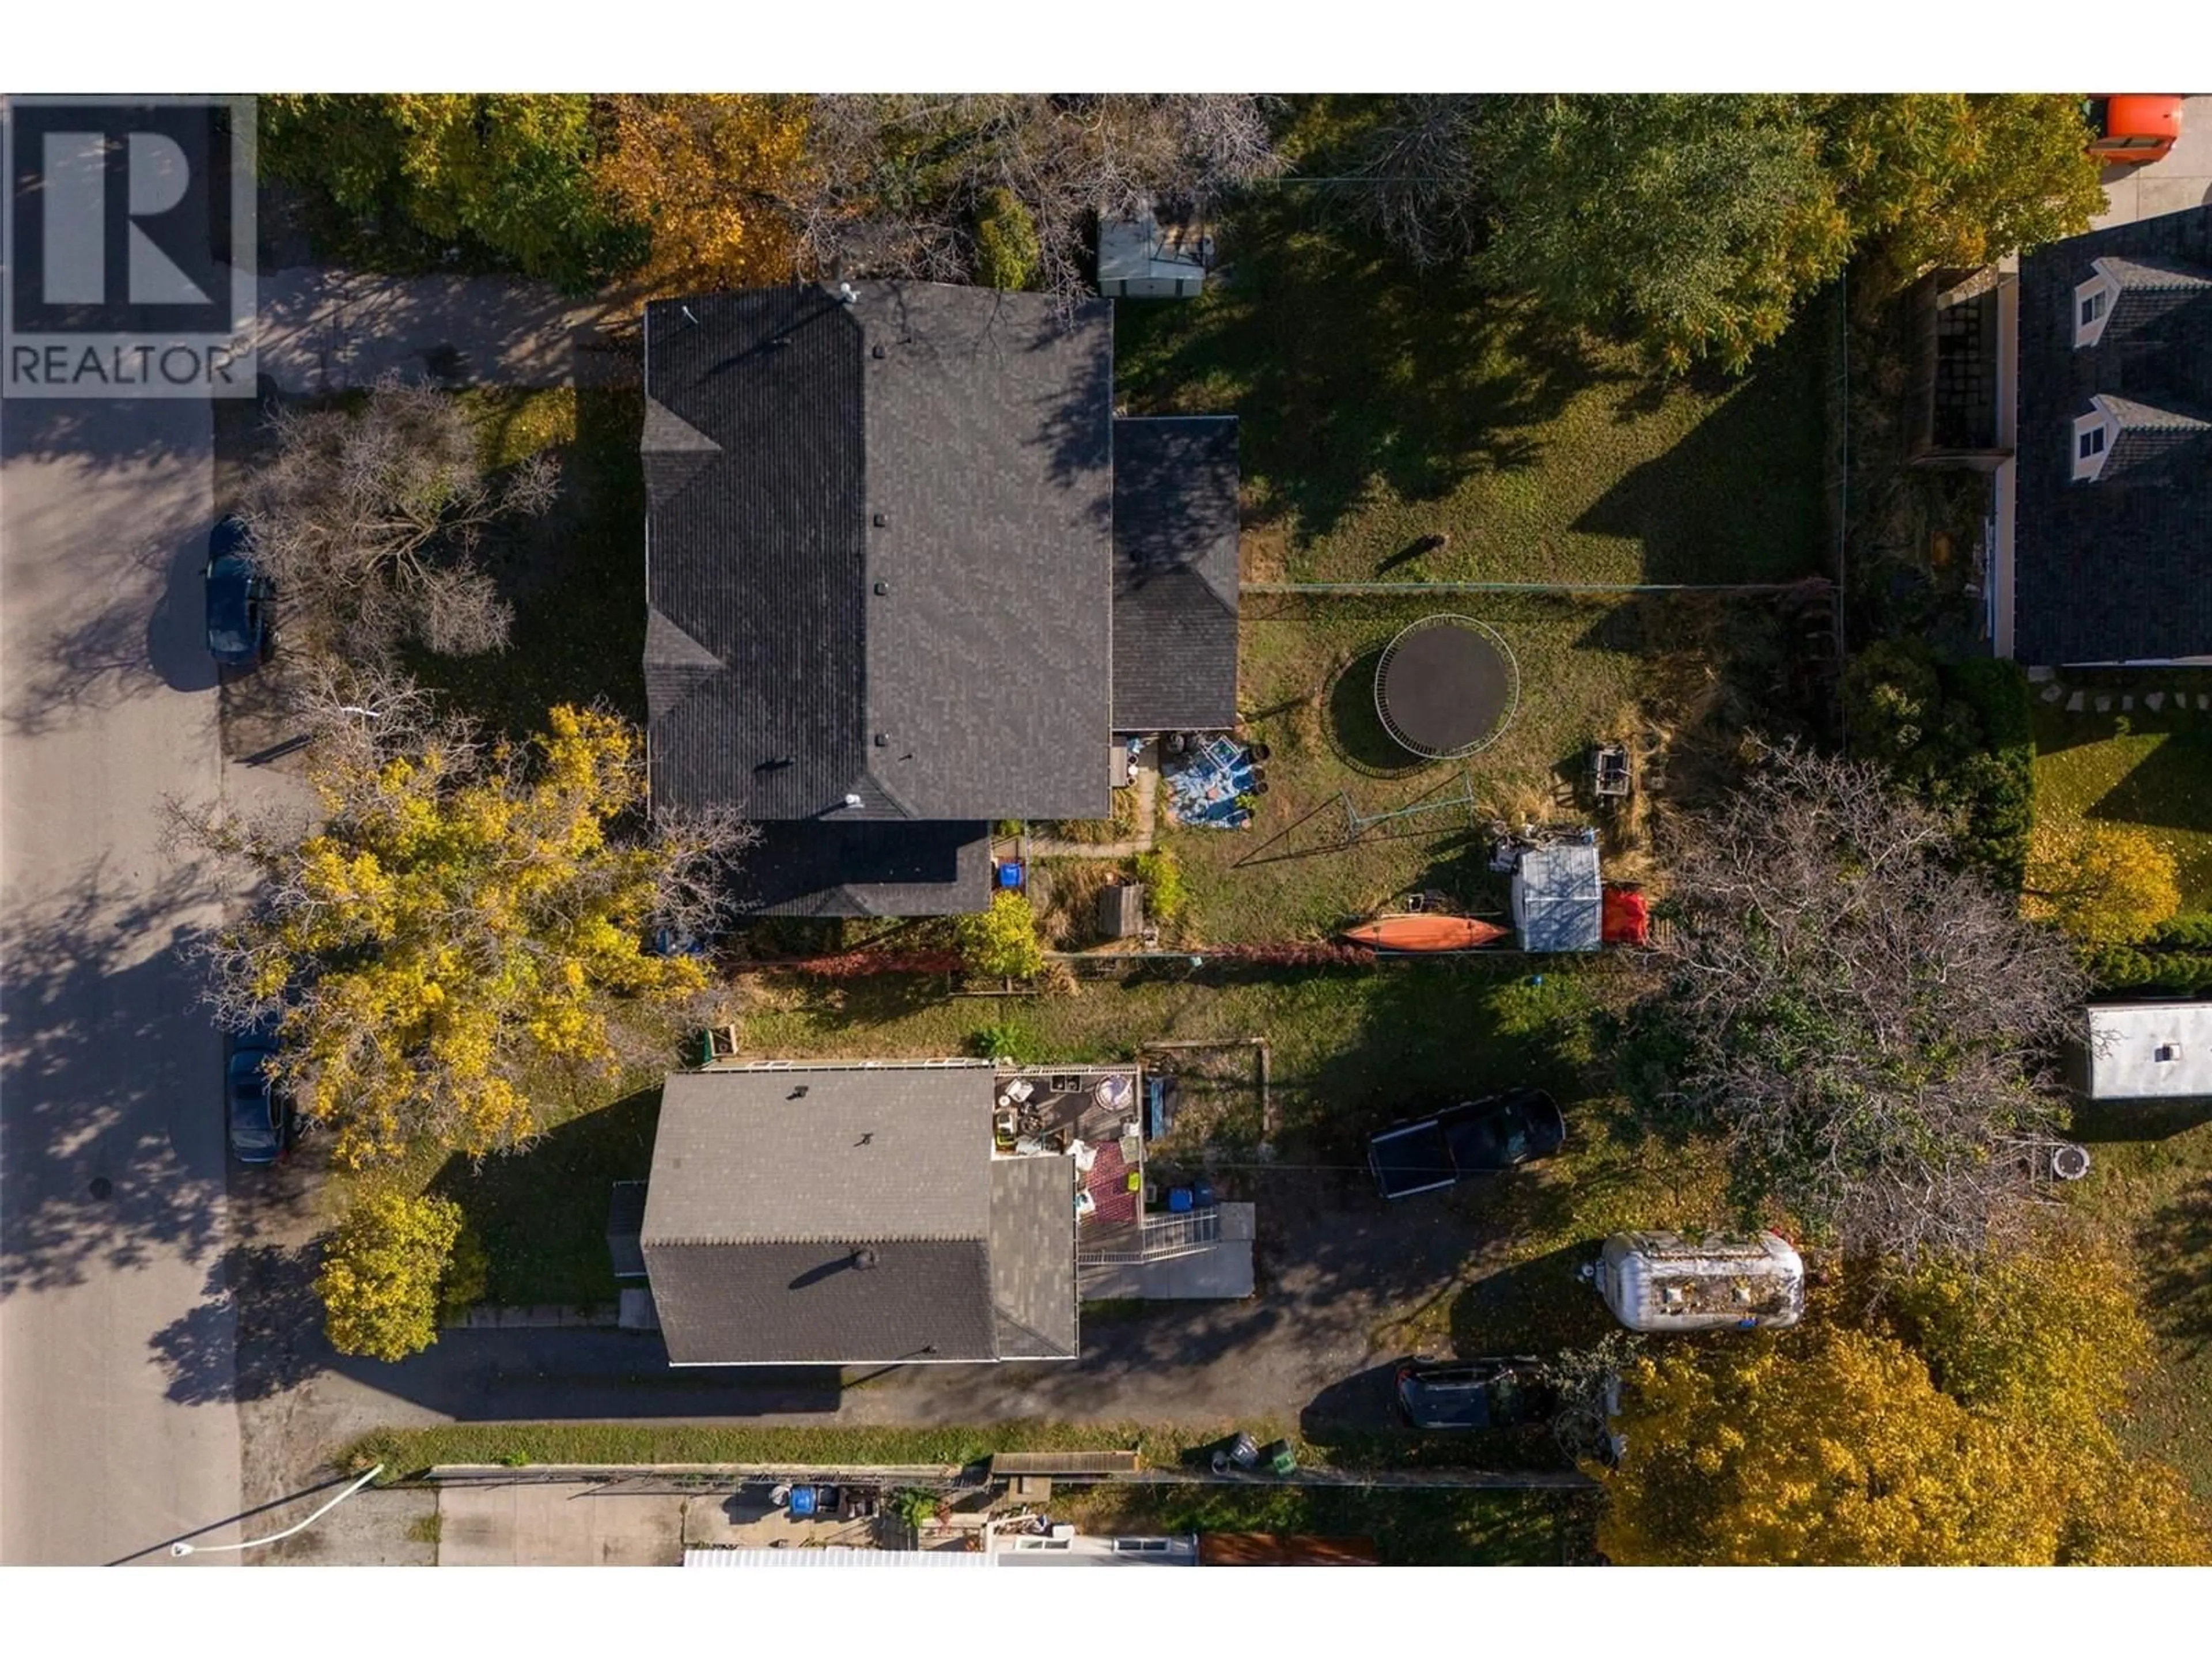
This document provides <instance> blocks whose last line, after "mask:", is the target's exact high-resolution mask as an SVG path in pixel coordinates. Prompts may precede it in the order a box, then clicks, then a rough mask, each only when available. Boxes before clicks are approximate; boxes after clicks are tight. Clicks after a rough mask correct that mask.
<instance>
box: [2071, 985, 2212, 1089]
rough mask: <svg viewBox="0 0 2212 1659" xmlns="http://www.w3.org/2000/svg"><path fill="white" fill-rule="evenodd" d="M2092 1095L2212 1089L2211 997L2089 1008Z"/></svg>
mask: <svg viewBox="0 0 2212 1659" xmlns="http://www.w3.org/2000/svg"><path fill="white" fill-rule="evenodd" d="M2088 1028H2089V1030H2088V1091H2087V1092H2088V1096H2089V1098H2090V1099H2092V1100H2160V1099H2164V1100H2172V1099H2176V1098H2186V1097H2190V1096H2192V1095H2212V1002H2203V1001H2198V1002H2107V1003H2100V1004H2096V1005H2093V1006H2091V1007H2090V1009H2089V1010H2088Z"/></svg>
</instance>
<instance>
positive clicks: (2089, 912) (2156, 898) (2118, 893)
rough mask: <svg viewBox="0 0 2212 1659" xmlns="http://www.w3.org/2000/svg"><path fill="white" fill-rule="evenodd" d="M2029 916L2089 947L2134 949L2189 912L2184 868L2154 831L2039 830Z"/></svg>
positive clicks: (2113, 827)
mask: <svg viewBox="0 0 2212 1659" xmlns="http://www.w3.org/2000/svg"><path fill="white" fill-rule="evenodd" d="M2021 894H2022V901H2021V908H2022V910H2023V911H2024V912H2025V913H2026V914H2027V915H2030V916H2032V917H2034V918H2036V919H2037V920H2039V921H2055V922H2057V924H2058V925H2059V926H2060V927H2063V928H2064V929H2065V930H2066V931H2067V932H2068V933H2071V934H2072V935H2073V936H2074V937H2075V939H2080V940H2081V941H2082V942H2083V943H2084V944H2087V945H2126V944H2129V943H2130V942H2131V941H2133V940H2136V939H2141V938H2142V937H2143V936H2144V935H2145V934H2147V933H2149V932H2150V930H2151V929H2152V928H2153V927H2156V926H2157V925H2158V924H2159V923H2160V922H2161V921H2165V920H2166V918H2167V917H2169V916H2171V915H2173V914H2174V913H2175V912H2176V911H2177V910H2179V909H2180V908H2181V884H2180V866H2179V865H2178V864H2177V863H2176V862H2175V861H2174V857H2173V854H2171V853H2169V852H2167V851H2166V849H2165V848H2162V847H2160V845H2159V844H2158V843H2157V842H2154V841H2153V840H2152V839H2151V838H2150V835H2149V833H2148V831H2147V830H2142V829H2135V828H2132V827H2130V826H2126V825H2122V824H2113V823H2091V824H2086V825H2084V826H2083V827H2081V829H2074V830H2064V829H2051V828H2048V827H2046V826H2045V825H2041V824H2039V825H2037V826H2036V829H2035V833H2034V836H2033V838H2032V839H2031V840H2030V842H2029V843H2028V854H2027V885H2026V886H2025V887H2024V888H2023V889H2022V890H2021Z"/></svg>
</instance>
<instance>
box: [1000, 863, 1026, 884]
mask: <svg viewBox="0 0 2212 1659" xmlns="http://www.w3.org/2000/svg"><path fill="white" fill-rule="evenodd" d="M1021 884H1022V861H1021V860H1019V859H1008V860H1006V862H1005V863H1004V864H1002V865H1000V866H999V885H1000V886H1001V887H1004V888H1006V889H1008V890H1016V889H1018V888H1019V887H1020V886H1021Z"/></svg>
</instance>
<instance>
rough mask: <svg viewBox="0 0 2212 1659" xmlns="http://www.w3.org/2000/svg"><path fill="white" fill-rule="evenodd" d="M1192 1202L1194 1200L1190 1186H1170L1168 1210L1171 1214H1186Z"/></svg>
mask: <svg viewBox="0 0 2212 1659" xmlns="http://www.w3.org/2000/svg"><path fill="white" fill-rule="evenodd" d="M1191 1203H1192V1200H1191V1195H1190V1188H1188V1187H1170V1188H1168V1212H1169V1213H1170V1214H1171V1215H1182V1214H1184V1213H1185V1212H1188V1210H1189V1209H1190V1207H1191Z"/></svg>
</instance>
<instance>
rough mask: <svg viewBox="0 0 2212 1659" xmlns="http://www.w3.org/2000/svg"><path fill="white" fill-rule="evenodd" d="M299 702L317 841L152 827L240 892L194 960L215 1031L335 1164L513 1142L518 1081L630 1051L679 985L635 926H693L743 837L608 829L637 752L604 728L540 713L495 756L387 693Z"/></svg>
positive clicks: (611, 722) (529, 1109) (620, 809)
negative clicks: (539, 729)
mask: <svg viewBox="0 0 2212 1659" xmlns="http://www.w3.org/2000/svg"><path fill="white" fill-rule="evenodd" d="M340 699H343V701H340ZM319 708H320V710H321V713H320V715H319V724H320V731H321V737H320V738H319V741H318V742H317V743H316V744H315V745H314V747H313V750H311V751H310V753H311V761H310V764H309V767H308V781H309V782H310V783H311V784H312V785H313V788H314V791H315V793H316V796H317V798H318V800H319V804H320V806H321V810H322V815H323V823H322V825H321V827H320V828H319V829H316V830H315V831H314V832H313V833H312V834H309V835H307V836H305V837H301V836H300V835H299V834H298V833H297V831H296V829H293V830H289V831H288V829H287V828H286V827H285V826H284V825H283V824H282V823H270V822H256V821H252V820H241V819H239V818H236V817H230V816H226V815H223V814H220V813H217V814H209V813H205V812H202V813H197V814H196V813H193V812H191V811H188V810H182V809H179V811H178V812H177V815H176V822H177V824H178V827H179V829H181V830H182V831H183V833H184V838H185V842H186V843H187V844H188V845H191V846H193V847H196V848H198V849H200V850H204V851H206V852H210V853H212V854H218V855H222V856H226V857H228V858H231V859H234V860H237V861H239V862H240V863H242V864H243V865H244V866H246V869H247V870H249V871H250V872H252V873H253V874H254V875H256V876H258V878H260V881H259V891H260V897H259V900H258V903H257V904H256V906H255V908H254V909H253V910H252V913H251V914H250V915H248V916H247V917H246V919H245V920H244V921H240V922H239V923H238V924H236V925H235V926H234V927H230V928H228V929H226V930H225V931H223V932H222V933H220V934H219V935H217V936H216V939H214V940H213V941H212V943H211V945H210V946H209V949H208V954H209V957H210V966H211V968H212V970H213V972H212V993H211V994H212V997H213V1000H215V1002H216V1006H217V1009H218V1014H219V1018H222V1020H223V1021H224V1023H226V1024H231V1025H234V1026H243V1025H245V1024H250V1023H252V1022H255V1021H257V1020H266V1019H271V1018H277V1019H281V1021H282V1027H281V1039H282V1046H281V1053H280V1054H279V1057H278V1059H277V1060H276V1073H277V1075H278V1080H279V1081H280V1082H281V1083H283V1084H284V1085H287V1086H289V1088H290V1089H291V1090H292V1091H293V1092H294V1094H295V1096H296V1097H297V1098H298V1100H299V1101H300V1103H301V1109H302V1110H303V1111H304V1112H305V1113H306V1114H307V1115H308V1116H310V1117H311V1118H313V1119H315V1120H318V1121H322V1122H325V1123H327V1124H329V1125H331V1127H333V1128H334V1129H335V1130H336V1132H337V1133H336V1138H335V1143H334V1154H333V1155H334V1157H335V1158H336V1159H337V1161H338V1162H339V1163H340V1164H343V1165H345V1166H347V1167H349V1168H355V1169H359V1168H362V1167H364V1166H367V1165H369V1164H376V1163H379V1162H383V1161H389V1160H394V1159H398V1158H405V1157H407V1156H409V1155H410V1154H412V1153H416V1152H422V1151H425V1150H436V1151H444V1152H463V1153H468V1154H480V1153H483V1152H490V1151H494V1150H497V1149H502V1148H507V1147H512V1146H516V1145H517V1144H519V1143H521V1142H523V1141H526V1140H528V1139H530V1138H531V1137H532V1135H533V1134H534V1133H536V1132H537V1130H538V1127H539V1119H538V1112H537V1109H536V1107H535V1105H534V1104H533V1103H532V1098H531V1092H530V1079H532V1078H533V1077H535V1076H538V1075H541V1074H542V1073H543V1072H544V1069H545V1068H546V1067H547V1066H549V1065H550V1066H558V1067H575V1066H582V1067H586V1068H596V1067H603V1066H607V1065H609V1064H611V1062H613V1061H614V1060H616V1059H617V1056H618V1054H621V1053H622V1052H623V1051H624V1049H625V1047H627V1048H628V1049H629V1050H630V1051H634V1052H639V1053H649V1052H653V1051H654V1049H655V1047H656V1040H655V1036H654V1033H653V1030H652V1029H651V1022H650V1021H647V1022H644V1025H643V1029H641V1025H640V1022H639V1020H638V1018H637V1017H638V1016H639V1015H641V1013H645V1012H649V1011H651V1010H653V1009H654V1008H656V1007H659V1008H666V1007H668V1006H671V1005H676V1004H681V1003H683V1002H684V1001H685V1000H688V999H690V998H692V997H694V996H695V995H696V994H698V993H700V992H701V991H702V988H703V987H704V985H705V983H706V975H705V972H704V970H703V969H702V967H701V966H700V964H699V963H697V962H696V961H695V960H693V959H692V958H691V957H688V956H684V955H656V954H653V953H652V952H650V951H648V950H647V948H646V938H647V930H648V929H650V928H652V927H655V926H656V925H658V926H661V927H668V928H670V929H671V930H673V931H676V932H678V933H690V934H691V935H694V936H706V935H709V934H711V933H712V931H713V929H714V925H715V923H716V921H718V920H719V918H720V915H722V913H723V910H724V908H725V907H726V904H727V902H728V901H727V893H728V884H727V881H726V875H727V873H728V871H729V868H730V866H731V863H732V860H734V859H735V857H736V856H737V855H738V852H739V850H740V849H741V848H743V847H744V846H745V845H746V844H748V843H749V842H750V839H751V832H750V828H749V826H746V825H744V824H743V823H741V822H739V821H738V820H737V819H735V818H734V817H732V816H730V815H727V814H711V815H706V816H703V817H676V816H674V815H670V814H663V815H661V816H660V817H659V818H658V820H657V821H656V822H655V823H654V824H653V828H652V829H651V830H650V831H649V832H645V831H640V830H637V829H632V828H630V827H629V826H630V825H632V824H634V823H635V821H636V814H637V812H638V809H639V808H640V807H641V805H642V804H643V798H644V768H643V753H642V741H641V736H640V734H639V733H638V732H637V731H636V730H635V728H634V727H632V726H629V724H628V723H627V722H625V721H623V720H620V719H618V718H617V717H616V716H614V715H612V714H605V713H603V712H599V711H597V710H587V709H577V708H568V707H565V706H564V707H561V708H555V709H553V710H552V712H551V713H550V715H549V716H548V718H547V725H546V730H545V732H544V733H543V734H542V735H540V736H538V738H535V739H533V740H532V742H530V743H529V744H526V745H524V746H522V747H520V748H514V747H510V746H508V745H507V744H498V745H495V746H490V747H486V746H485V745H484V744H482V743H481V742H480V741H479V740H478V738H477V736H476V733H475V732H474V731H473V729H472V728H471V726H468V725H467V724H466V723H465V722H462V721H459V720H453V719H441V718H438V717H435V716H434V715H433V714H431V713H430V712H429V708H428V701H427V699H426V698H425V697H424V696H422V694H421V693H420V692H418V691H416V690H413V689H412V688H411V687H408V686H405V685H404V684H393V683H388V682H387V683H382V684H379V685H377V686H376V687H374V688H372V689H363V688H362V687H361V686H359V685H356V686H354V687H353V688H352V689H350V690H349V689H347V687H346V686H344V685H334V686H333V687H332V688H331V689H330V690H329V692H328V695H327V696H326V697H325V699H324V700H323V701H322V702H321V703H320V704H319ZM363 709H366V710H368V713H366V714H364V713H363V712H362V710H363Z"/></svg>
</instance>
